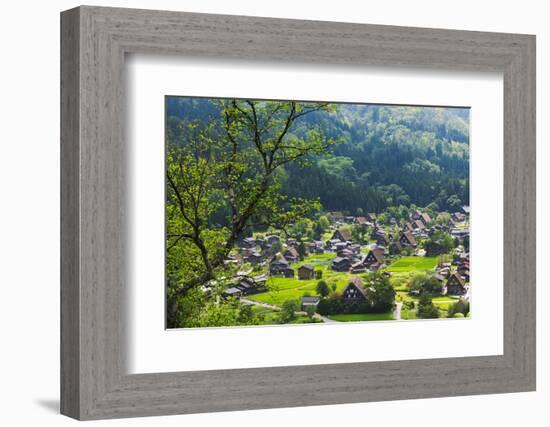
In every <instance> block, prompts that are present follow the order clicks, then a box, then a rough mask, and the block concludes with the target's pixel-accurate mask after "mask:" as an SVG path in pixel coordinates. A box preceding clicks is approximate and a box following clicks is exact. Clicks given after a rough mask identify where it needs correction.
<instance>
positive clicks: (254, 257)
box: [246, 251, 263, 264]
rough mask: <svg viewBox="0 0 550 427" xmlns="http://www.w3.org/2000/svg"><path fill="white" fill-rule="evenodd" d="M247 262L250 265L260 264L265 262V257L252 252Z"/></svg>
mask: <svg viewBox="0 0 550 427" xmlns="http://www.w3.org/2000/svg"><path fill="white" fill-rule="evenodd" d="M246 260H247V261H248V262H249V263H250V264H259V263H260V262H262V261H263V257H262V255H261V254H260V253H259V252H256V251H253V252H251V253H250V254H249V255H248V257H247V258H246Z"/></svg>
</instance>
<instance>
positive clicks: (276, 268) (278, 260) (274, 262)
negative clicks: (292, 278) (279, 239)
mask: <svg viewBox="0 0 550 427" xmlns="http://www.w3.org/2000/svg"><path fill="white" fill-rule="evenodd" d="M287 268H289V265H288V261H287V260H286V259H285V257H283V256H282V255H281V254H280V253H278V254H277V255H275V256H274V257H273V258H272V259H271V262H270V263H269V272H270V274H271V275H273V276H279V275H284V270H285V269H287ZM292 271H293V275H294V270H292ZM285 277H286V275H285Z"/></svg>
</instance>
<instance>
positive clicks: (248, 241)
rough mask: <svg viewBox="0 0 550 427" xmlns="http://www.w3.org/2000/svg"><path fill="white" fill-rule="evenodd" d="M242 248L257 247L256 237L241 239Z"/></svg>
mask: <svg viewBox="0 0 550 427" xmlns="http://www.w3.org/2000/svg"><path fill="white" fill-rule="evenodd" d="M239 246H240V247H241V248H243V249H245V248H255V247H256V239H255V238H254V237H245V238H244V239H242V240H241V242H240V245H239Z"/></svg>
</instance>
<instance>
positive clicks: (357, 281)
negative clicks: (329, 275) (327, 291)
mask: <svg viewBox="0 0 550 427" xmlns="http://www.w3.org/2000/svg"><path fill="white" fill-rule="evenodd" d="M350 286H355V287H356V288H357V289H358V290H359V292H361V293H362V294H363V296H364V295H365V285H364V284H363V281H362V280H361V279H360V278H359V277H357V276H351V278H350V279H349V282H348V284H347V286H346V287H345V288H344V290H343V291H342V293H344V292H346V289H347V288H349V287H350Z"/></svg>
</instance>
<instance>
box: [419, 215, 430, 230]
mask: <svg viewBox="0 0 550 427" xmlns="http://www.w3.org/2000/svg"><path fill="white" fill-rule="evenodd" d="M419 219H420V221H422V223H423V224H424V226H426V227H427V226H428V224H429V223H430V222H432V219H431V218H430V215H428V214H427V213H426V212H422V213H421V214H420V218H419Z"/></svg>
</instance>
